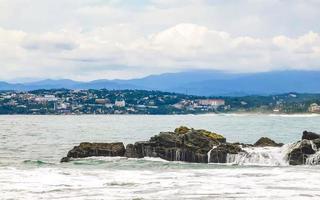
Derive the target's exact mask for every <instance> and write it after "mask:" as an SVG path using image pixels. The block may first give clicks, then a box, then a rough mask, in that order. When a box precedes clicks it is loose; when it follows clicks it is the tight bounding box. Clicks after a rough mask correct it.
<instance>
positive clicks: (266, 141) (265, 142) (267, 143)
mask: <svg viewBox="0 0 320 200" xmlns="http://www.w3.org/2000/svg"><path fill="white" fill-rule="evenodd" d="M253 146H255V147H281V146H283V144H282V143H276V142H275V141H273V140H271V139H270V138H267V137H262V138H260V139H259V140H258V141H257V142H256V143H254V145H253Z"/></svg>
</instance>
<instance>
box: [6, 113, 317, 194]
mask: <svg viewBox="0 0 320 200" xmlns="http://www.w3.org/2000/svg"><path fill="white" fill-rule="evenodd" d="M319 124H320V116H319V115H289V116H288V115H249V114H248V115H182V116H181V115H179V116H173V115H171V116H145V115H138V116H132V115H130V116H121V115H118V116H117V115H106V116H97V115H96V116H94V115H91V116H0V199H225V198H229V199H230V198H231V199H233V198H237V199H238V198H240V199H248V198H250V199H270V198H273V199H310V198H313V199H319V198H320V191H319V189H318V188H319V187H318V186H319V185H320V173H319V172H320V168H319V167H318V166H298V167H292V166H238V165H217V164H192V163H183V162H167V161H163V160H161V159H158V158H146V159H126V158H87V159H80V160H76V161H73V162H70V163H64V164H60V163H59V160H60V158H61V157H63V156H65V155H66V153H67V151H68V150H69V149H71V148H72V147H73V146H74V145H77V144H79V143H80V142H83V141H89V142H115V141H123V142H124V143H126V144H127V143H131V142H135V141H141V140H148V139H149V138H150V137H151V136H153V135H155V134H157V133H159V132H160V131H168V130H173V129H174V128H175V127H177V126H180V125H186V126H190V127H194V128H203V129H207V130H211V131H215V132H218V133H220V134H223V135H224V136H225V137H226V138H227V140H228V141H239V142H244V143H253V142H255V141H256V140H257V139H259V138H260V137H262V136H267V137H270V138H272V139H274V140H276V141H277V142H283V143H290V142H294V141H297V140H299V139H300V138H301V135H302V131H303V130H309V131H314V132H319V133H320V126H319Z"/></svg>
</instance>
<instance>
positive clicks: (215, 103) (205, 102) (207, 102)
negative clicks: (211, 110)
mask: <svg viewBox="0 0 320 200" xmlns="http://www.w3.org/2000/svg"><path fill="white" fill-rule="evenodd" d="M199 105H201V106H212V107H219V106H224V105H225V101H224V100H223V99H201V100H199Z"/></svg>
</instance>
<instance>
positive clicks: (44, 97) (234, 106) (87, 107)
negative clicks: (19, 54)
mask: <svg viewBox="0 0 320 200" xmlns="http://www.w3.org/2000/svg"><path fill="white" fill-rule="evenodd" d="M319 105H320V94H319V95H317V94H295V93H294V94H292V93H289V94H282V95H273V96H245V97H224V98H210V97H208V98H205V97H198V96H192V95H184V94H176V93H168V92H160V91H145V90H105V89H102V90H66V89H57V90H35V91H30V92H15V91H2V92H1V91H0V114H200V113H213V112H214V113H217V112H259V113H307V112H309V113H320V106H319Z"/></svg>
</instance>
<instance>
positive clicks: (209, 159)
mask: <svg viewBox="0 0 320 200" xmlns="http://www.w3.org/2000/svg"><path fill="white" fill-rule="evenodd" d="M215 148H217V146H213V147H212V149H210V151H208V163H210V161H211V152H212V150H214V149H215Z"/></svg>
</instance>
